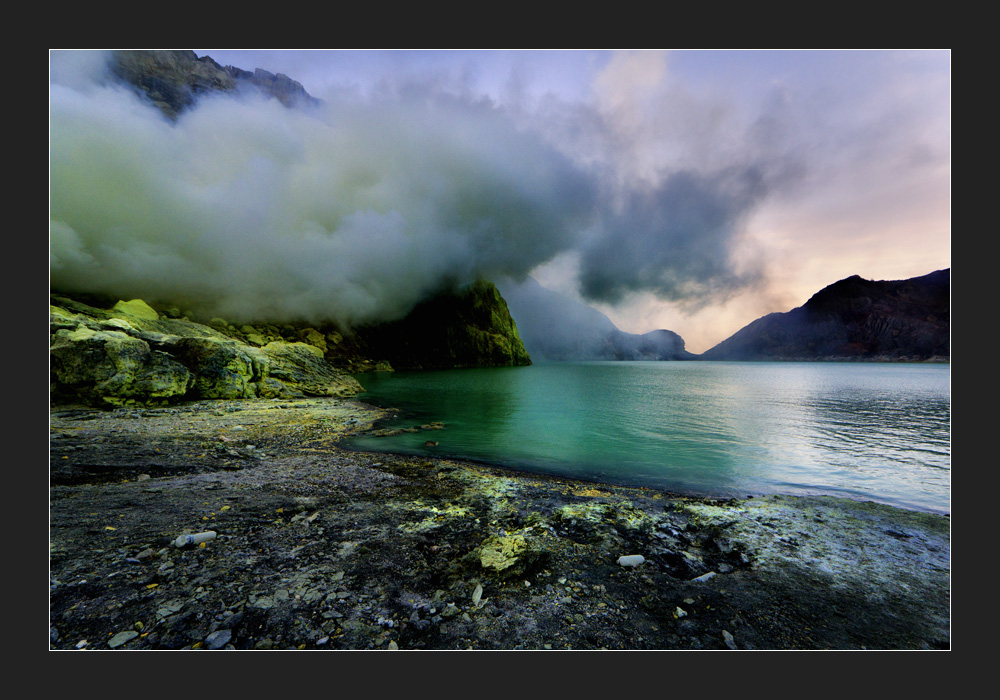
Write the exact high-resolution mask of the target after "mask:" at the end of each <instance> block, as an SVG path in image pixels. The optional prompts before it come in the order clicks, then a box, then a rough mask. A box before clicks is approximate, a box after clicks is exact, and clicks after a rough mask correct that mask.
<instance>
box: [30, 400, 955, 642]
mask: <svg viewBox="0 0 1000 700" xmlns="http://www.w3.org/2000/svg"><path fill="white" fill-rule="evenodd" d="M385 415H386V412H385V411H382V410H381V409H377V408H374V407H371V406H368V405H366V404H364V403H362V402H360V401H357V400H354V399H340V398H324V399H302V400H239V401H237V400H234V401H204V402H194V403H187V404H181V405H178V406H173V407H165V408H145V409H140V408H136V409H131V408H121V409H116V410H111V411H108V410H98V409H93V408H88V407H83V406H53V407H52V408H51V411H50V440H51V441H50V553H49V561H50V598H49V601H50V648H51V649H59V650H79V649H82V650H111V649H116V650H141V649H145V650H169V649H206V650H209V649H236V650H253V649H256V650H267V649H269V650H292V649H295V650H402V651H406V650H415V649H424V650H432V649H446V650H452V649H453V650H460V649H483V650H511V649H525V650H527V649H531V650H536V649H537V650H548V649H552V650H568V649H573V650H584V649H626V650H633V649H636V650H637V649H663V650H672V649H701V650H751V649H753V650H771V649H949V648H950V644H951V642H950V608H951V601H950V529H951V528H950V519H949V518H948V516H944V515H936V514H929V513H921V512H915V511H907V510H900V509H897V508H892V507H889V506H884V505H879V504H875V503H870V502H858V501H850V500H844V499H837V498H828V497H790V496H767V497H757V498H747V499H741V500H725V501H718V500H712V499H700V498H690V497H682V496H678V495H674V494H670V493H664V492H659V491H653V490H646V489H637V488H626V487H620V486H614V485H608V484H599V483H589V482H583V481H573V480H568V479H561V478H545V477H540V476H537V475H533V474H532V475H528V474H519V473H516V472H512V471H508V470H504V469H500V468H496V467H491V466H489V465H483V464H475V463H469V462H462V461H457V460H451V459H427V458H417V457H406V456H397V455H390V454H376V453H362V452H352V451H348V450H345V449H343V448H342V447H341V446H340V443H341V441H342V440H343V438H344V437H345V436H347V435H351V434H356V433H360V432H371V431H374V430H376V429H377V425H378V424H377V421H378V420H379V419H380V418H382V417H385ZM414 428H415V429H417V430H427V431H428V439H434V440H437V439H439V438H438V437H437V436H440V435H446V434H447V429H448V428H447V425H444V426H441V425H428V426H423V427H421V426H414ZM198 533H214V534H212V535H205V536H204V537H203V538H202V539H204V540H205V541H203V542H200V543H199V542H197V541H196V542H195V543H192V544H186V541H185V538H184V536H186V535H189V534H192V535H196V534H198Z"/></svg>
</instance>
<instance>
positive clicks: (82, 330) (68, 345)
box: [49, 295, 361, 406]
mask: <svg viewBox="0 0 1000 700" xmlns="http://www.w3.org/2000/svg"><path fill="white" fill-rule="evenodd" d="M49 312H50V313H49V319H50V333H51V341H50V350H51V354H50V368H51V373H50V374H51V387H52V396H53V398H54V399H56V400H67V399H68V400H76V401H83V402H85V403H92V404H97V405H113V406H121V405H126V404H150V405H154V404H162V403H165V402H168V401H176V400H181V399H185V400H186V399H240V398H247V399H249V398H293V397H301V396H304V395H309V396H353V395H355V394H357V393H358V392H360V391H361V386H360V385H359V384H358V383H357V382H356V381H355V380H354V379H353V378H351V377H349V376H347V375H346V374H343V373H341V372H340V371H338V370H337V369H335V368H334V367H333V366H332V365H330V364H329V363H328V362H327V360H326V359H325V357H324V355H323V351H322V350H320V349H319V348H317V347H315V346H313V345H308V344H306V343H288V342H284V341H274V340H271V341H270V342H266V338H265V337H264V336H263V335H259V334H253V333H251V334H246V333H245V332H242V331H237V330H236V329H235V328H233V327H232V326H231V325H230V324H228V323H227V322H225V321H222V320H221V319H218V320H216V323H215V324H214V325H215V327H210V326H206V325H202V324H199V323H194V322H191V321H188V320H186V319H172V318H169V317H166V316H162V315H160V314H158V313H157V312H156V311H155V310H154V309H153V308H152V307H150V306H149V305H148V304H147V303H146V302H145V301H143V300H141V299H133V300H132V301H129V302H124V301H119V302H118V303H117V304H115V305H114V307H113V308H111V309H98V308H94V307H91V306H89V305H87V304H84V303H82V302H80V301H77V300H73V299H70V298H67V297H63V296H58V295H54V296H53V297H52V304H51V306H50V308H49ZM247 328H250V330H254V329H253V328H252V327H247ZM267 334H268V336H272V335H273V334H272V332H271V331H268V332H267ZM248 335H254V336H255V338H254V339H255V340H259V341H262V342H261V344H262V345H264V347H263V348H260V347H255V346H254V345H253V344H251V343H249V342H243V341H242V340H240V339H239V338H242V337H247V336H248ZM234 336H235V337H234ZM310 337H311V338H313V337H314V336H313V335H310ZM319 337H320V338H322V336H319Z"/></svg>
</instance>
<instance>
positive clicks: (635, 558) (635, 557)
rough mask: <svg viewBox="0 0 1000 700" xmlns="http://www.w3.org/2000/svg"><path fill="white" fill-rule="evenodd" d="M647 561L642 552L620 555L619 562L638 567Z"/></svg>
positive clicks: (626, 565) (623, 564)
mask: <svg viewBox="0 0 1000 700" xmlns="http://www.w3.org/2000/svg"><path fill="white" fill-rule="evenodd" d="M644 561H646V557H644V556H642V555H641V554H627V555H625V556H621V557H618V563H619V564H620V565H622V566H625V567H636V566H639V565H640V564H642V563H643V562H644Z"/></svg>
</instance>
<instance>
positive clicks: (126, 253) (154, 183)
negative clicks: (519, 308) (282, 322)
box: [50, 52, 949, 332]
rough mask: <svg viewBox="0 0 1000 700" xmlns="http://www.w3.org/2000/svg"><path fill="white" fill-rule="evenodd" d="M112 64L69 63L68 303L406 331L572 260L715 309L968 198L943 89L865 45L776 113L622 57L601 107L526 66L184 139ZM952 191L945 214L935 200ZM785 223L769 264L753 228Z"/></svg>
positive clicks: (242, 114)
mask: <svg viewBox="0 0 1000 700" xmlns="http://www.w3.org/2000/svg"><path fill="white" fill-rule="evenodd" d="M810 57H812V54H807V55H806V56H805V57H797V58H799V62H801V60H804V59H808V58H810ZM104 58H105V57H104V55H103V54H100V53H97V52H53V56H52V62H51V81H50V114H51V121H50V123H51V129H50V142H51V161H50V164H51V170H50V173H51V190H50V193H51V198H50V212H51V224H50V274H51V282H52V286H53V287H54V288H57V289H61V290H65V291H89V292H104V293H108V294H113V295H117V296H120V297H133V296H139V297H143V298H148V299H149V300H150V301H156V300H163V301H170V302H171V303H173V304H176V305H179V306H182V307H183V308H196V309H198V310H201V311H204V312H206V313H211V314H217V315H222V316H225V317H229V318H232V319H233V320H238V319H241V318H245V319H248V320H250V319H267V318H271V319H289V320H291V319H296V318H298V319H306V320H317V321H318V320H335V321H339V322H341V323H344V324H355V323H362V322H366V321H373V320H383V319H391V318H396V317H399V316H401V315H403V314H405V313H406V312H407V311H408V310H409V309H410V308H411V307H412V306H413V305H414V304H416V303H417V302H419V301H420V300H422V299H423V298H425V297H426V296H427V295H428V294H430V293H432V292H434V291H437V290H438V289H440V288H442V287H443V286H444V285H447V284H451V283H461V282H465V281H470V280H471V279H473V278H475V277H476V276H479V275H485V276H487V277H490V278H495V279H499V278H500V277H501V276H505V275H506V276H511V277H513V278H514V279H521V278H523V276H524V275H525V274H527V273H529V272H532V271H536V273H535V274H537V270H538V266H540V265H543V264H546V263H552V262H553V261H554V262H555V264H556V266H557V267H558V268H559V269H560V270H565V271H566V274H568V275H569V274H571V275H572V277H573V279H572V281H571V282H570V283H568V286H569V287H571V288H572V291H573V293H574V294H580V295H581V296H582V297H583V298H585V299H586V300H588V301H591V302H594V303H595V304H598V306H599V307H600V308H602V309H604V310H605V311H608V308H609V307H608V305H616V304H617V305H621V306H622V308H624V307H625V306H626V305H627V306H628V308H629V309H630V310H632V309H633V307H634V306H635V305H636V304H638V303H640V300H642V302H641V303H643V304H646V305H648V304H650V303H653V301H655V303H663V304H667V305H669V307H670V309H671V310H672V312H676V311H679V312H680V313H682V314H692V313H699V314H700V313H702V312H703V311H704V309H705V308H706V305H707V304H718V303H721V302H725V301H726V300H727V299H733V298H734V295H738V294H739V293H741V292H746V291H747V290H753V291H754V295H755V296H756V297H758V298H765V297H766V294H767V292H768V290H767V289H766V285H767V281H768V279H769V278H773V275H774V274H775V273H774V271H775V270H778V271H779V273H780V272H781V271H782V270H784V271H785V272H783V273H782V274H785V275H787V274H788V272H787V271H788V270H795V269H804V264H803V263H802V262H801V261H802V260H803V259H806V260H808V259H809V258H808V255H809V251H812V250H816V248H815V246H816V245H817V244H820V245H822V244H823V243H824V241H825V242H826V243H825V244H826V245H827V246H828V247H830V246H833V245H836V246H838V250H848V249H850V250H851V251H857V250H861V249H862V245H861V244H863V243H864V241H863V240H861V237H862V236H867V237H868V238H871V239H877V238H878V235H879V234H878V232H874V233H872V232H871V231H870V230H869V229H866V228H865V227H864V226H863V225H862V224H863V222H861V221H860V220H859V219H860V217H861V216H862V215H864V216H866V217H867V216H868V212H869V211H872V210H875V209H878V210H879V211H883V212H885V213H884V214H883V216H882V220H883V221H884V222H885V225H886V226H889V225H893V226H895V227H896V228H899V227H901V226H904V225H905V227H908V228H912V226H910V223H911V222H912V220H913V218H914V217H915V216H917V214H914V215H913V216H911V217H910V218H901V216H900V212H901V211H912V212H918V214H920V218H923V219H927V220H930V219H932V218H933V217H931V216H929V215H928V216H924V215H923V213H922V212H919V211H918V208H919V207H920V206H921V203H923V202H929V201H935V202H936V201H937V200H938V199H940V197H941V196H942V195H941V194H940V193H941V192H944V195H943V196H945V197H946V196H947V187H945V188H942V187H940V185H939V183H940V181H941V177H940V176H938V177H937V178H935V179H933V180H928V179H927V173H928V172H929V171H934V172H939V173H944V180H945V182H947V173H948V165H949V154H948V151H947V149H946V148H939V147H935V146H934V144H937V143H938V142H939V141H940V138H939V135H938V134H939V132H942V131H944V133H946V130H947V128H948V124H947V119H946V117H947V116H948V108H947V104H939V103H941V100H940V98H939V95H940V94H941V92H940V88H938V89H936V90H932V91H929V92H926V93H925V92H924V91H923V90H922V89H920V87H921V86H922V85H924V84H925V82H926V81H924V80H923V79H924V76H925V75H926V73H924V72H922V71H914V72H913V74H912V76H911V80H912V81H913V82H910V83H898V82H896V81H897V79H896V78H895V77H894V76H896V75H897V72H898V71H899V70H901V68H900V67H899V66H898V65H897V64H898V63H899V62H900V61H897V60H894V59H896V58H906V57H896V56H894V55H893V56H886V57H885V58H886V59H887V60H886V61H885V62H883V63H879V62H875V63H874V65H882V66H883V68H882V70H884V71H885V72H886V75H885V76H884V77H882V78H879V79H878V80H871V81H869V80H868V77H867V76H869V75H870V73H871V72H870V71H868V72H865V73H858V72H857V70H856V68H857V66H855V64H854V63H853V62H854V61H855V60H857V61H859V62H861V61H862V59H864V60H865V62H864V64H863V65H864V66H865V67H868V66H869V65H870V64H871V62H870V61H868V57H867V56H857V55H856V54H854V53H851V52H845V54H844V55H843V57H842V59H841V62H843V63H849V64H850V65H851V66H852V67H853V68H855V72H854V73H851V74H850V75H851V79H850V80H846V81H842V82H836V83H827V82H824V81H823V80H819V79H818V80H817V81H816V84H815V85H813V84H812V76H813V74H812V73H808V79H806V80H805V81H804V84H805V85H806V86H807V87H803V81H802V79H801V78H800V79H799V82H795V81H792V82H788V83H787V84H785V83H782V82H780V81H778V82H775V83H774V85H773V86H771V87H770V88H769V89H768V91H767V94H768V95H769V97H768V98H767V99H763V100H761V101H760V102H758V103H755V104H753V105H749V104H748V103H747V102H746V101H736V100H733V99H731V98H730V97H728V96H725V95H722V93H716V92H712V91H710V90H699V89H696V88H695V87H693V86H692V85H691V84H685V83H683V82H682V81H680V80H679V79H678V78H677V77H676V76H674V75H673V73H672V72H671V70H670V69H671V65H670V60H671V55H670V54H664V53H659V52H639V53H632V54H621V55H614V56H613V57H612V58H611V60H609V61H607V62H606V63H604V64H602V65H603V67H602V69H601V70H600V72H598V73H597V74H596V76H595V77H594V79H593V80H592V82H591V85H592V92H591V94H590V95H589V97H588V98H587V99H585V100H576V99H574V100H567V99H562V98H559V97H556V96H555V95H552V94H538V93H537V92H532V90H531V84H530V71H529V70H527V68H525V67H524V65H521V67H520V68H519V69H518V70H515V71H513V72H512V73H511V74H510V76H509V78H508V80H507V81H506V83H504V84H506V85H507V87H508V88H509V89H508V90H507V92H506V93H505V94H506V97H496V98H495V99H496V100H507V101H505V102H498V101H493V100H490V99H487V98H483V97H482V96H481V95H480V94H479V93H478V92H477V91H476V89H474V83H475V80H473V78H472V77H470V76H471V75H472V74H471V73H470V72H469V71H468V70H465V69H463V72H462V73H461V74H459V75H449V74H447V72H443V73H440V74H439V73H438V72H435V73H434V74H433V75H432V76H431V77H427V76H422V75H419V74H417V73H414V74H410V73H407V74H406V75H405V77H397V78H396V79H395V80H393V79H391V78H390V79H387V80H384V81H382V82H378V83H376V84H375V86H374V87H371V86H369V89H365V90H362V89H359V88H358V87H357V86H353V85H352V86H351V87H350V88H344V87H343V86H341V87H340V88H337V87H336V86H329V85H328V86H327V88H325V89H324V91H323V94H322V95H321V96H322V97H323V98H324V99H325V100H326V103H325V105H324V106H323V107H322V108H320V109H316V110H309V111H304V110H297V109H286V108H284V107H283V106H281V105H280V104H279V103H278V102H277V101H273V100H272V101H267V100H266V99H264V98H261V97H259V96H258V97H256V98H254V97H252V96H249V95H245V96H243V97H241V98H235V97H227V96H218V95H217V96H211V97H202V98H201V99H200V100H199V101H198V102H197V103H196V104H195V106H194V107H192V108H190V109H188V110H186V111H184V112H182V113H181V115H180V116H179V118H178V119H177V120H176V121H169V120H167V119H165V118H164V117H163V116H162V115H161V113H160V112H159V111H158V110H157V109H155V108H154V107H153V106H151V105H150V104H149V103H148V102H145V101H144V100H143V99H140V98H139V97H138V96H137V95H135V94H134V93H133V91H131V90H130V89H126V88H124V87H121V86H117V85H115V84H114V83H112V82H109V81H108V80H107V75H106V72H104V68H103V60H104ZM427 58H428V59H429V58H432V57H430V56H429V57H427ZM491 58H493V59H496V58H497V57H495V56H493V57H491ZM562 58H564V59H565V58H566V57H565V56H564V57H562ZM917 58H920V57H919V56H918V57H917ZM817 59H818V57H817ZM890 59H891V60H890ZM342 60H344V61H348V62H349V63H350V62H352V61H356V60H360V59H359V58H358V57H357V56H356V55H353V54H350V53H348V54H347V55H346V56H344V57H342ZM903 63H905V61H904V62H903ZM352 65H353V64H352ZM859 65H860V63H859ZM240 67H242V68H248V69H253V68H254V67H255V66H252V65H246V66H240ZM904 68H905V66H904ZM293 72H294V71H289V72H288V74H289V75H290V76H291V77H292V78H294V79H298V76H296V75H294V74H293ZM907 75H909V74H907ZM918 79H920V82H918ZM938 80H940V81H945V85H946V84H947V75H946V74H945V75H943V76H940V77H939V78H938ZM831 84H836V85H838V86H841V88H840V91H839V92H838V91H831V90H830V89H829V86H830V85H831ZM890 85H902V87H897V89H896V92H892V91H890V90H888V89H887V86H890ZM855 93H860V94H861V98H860V99H859V98H858V97H857V96H856V94H855ZM897 93H898V94H897ZM945 94H946V93H945ZM859 105H860V107H859ZM935 105H936V107H935ZM928 113H933V114H935V115H938V116H937V117H936V118H935V119H934V120H930V121H928V120H926V118H925V116H924V115H927V114H928ZM945 145H947V144H945ZM901 165H902V166H905V167H899V166H901ZM927 182H929V183H930V184H929V185H927V186H928V187H931V188H932V189H933V192H937V193H938V195H937V197H936V198H935V197H932V196H929V195H930V194H933V192H931V193H928V192H927V191H926V187H925V189H917V187H916V185H918V184H919V185H920V186H921V187H924V183H927ZM910 183H914V184H913V185H912V186H911V184H910ZM890 186H891V187H890ZM892 187H894V188H895V189H892ZM845 192H847V193H848V196H847V197H846V198H845V196H844V193H845ZM887 192H888V193H890V194H891V193H893V192H895V193H896V194H895V195H894V201H893V202H892V206H891V207H889V206H888V205H886V198H887V194H886V193H887ZM817 212H819V214H820V215H818V214H817ZM761 219H765V220H768V221H770V222H771V224H772V225H771V226H770V230H768V231H765V232H764V235H766V236H769V237H770V238H769V239H768V240H769V242H770V247H766V248H763V247H761V243H762V237H761V236H758V237H757V238H755V237H754V236H753V235H748V230H749V228H750V226H749V224H751V223H752V222H753V221H760V220H761ZM817 222H820V223H821V224H822V226H820V225H819V224H818V223H817ZM838 222H842V223H839V224H838ZM900 222H902V223H900ZM834 224H837V225H839V227H840V229H843V230H846V231H847V232H845V233H842V234H841V233H840V232H839V231H840V229H838V233H837V235H831V234H830V226H833V225H834ZM813 229H815V230H816V231H817V233H815V234H813V233H811V230H813ZM819 231H822V235H821V234H820V233H818V232H819ZM855 232H856V233H855ZM931 235H933V236H934V237H936V239H939V238H941V234H940V232H937V231H934V232H932V233H931V234H928V236H931ZM873 250H874V249H873ZM935 250H936V249H935ZM782 251H785V252H784V254H785V255H786V256H787V257H786V259H785V260H784V261H783V262H782V261H780V260H779V256H780V255H782ZM800 251H801V252H800ZM793 254H794V255H793ZM819 257H820V258H821V259H822V263H817V264H822V265H824V266H829V264H830V262H829V261H830V258H831V254H830V253H825V254H824V255H822V256H819ZM868 257H869V258H871V259H876V258H877V259H878V260H879V261H881V260H883V259H885V258H886V257H887V256H886V255H884V254H883V253H882V248H879V249H878V250H877V251H875V252H872V253H869V255H868ZM791 260H797V261H798V262H795V263H792V262H790V261H791ZM560 261H562V262H560ZM566 261H570V262H571V263H572V264H564V263H566ZM776 261H778V262H776ZM844 264H845V265H847V264H849V265H851V266H853V265H854V262H853V261H849V263H844ZM769 265H772V266H773V267H771V268H769ZM941 266H943V265H934V267H941ZM854 272H859V273H862V274H868V275H869V276H875V273H871V272H866V270H865V269H863V268H859V269H857V270H855V269H851V270H849V273H851V274H853V273H854ZM844 276H846V274H845V275H844ZM813 277H814V275H813V276H810V278H809V279H808V280H807V283H808V284H809V285H810V291H814V290H813V289H812V286H813V285H815V284H817V283H816V282H815V280H814V279H813ZM829 281H834V280H832V279H831V280H829ZM651 300H652V301H651ZM768 310H786V309H785V308H783V307H779V308H776V309H768ZM747 320H748V321H749V320H752V319H747ZM668 327H670V326H668ZM671 328H672V327H671ZM632 330H635V331H638V332H645V331H646V330H651V329H650V328H642V329H632ZM732 330H735V329H730V332H732Z"/></svg>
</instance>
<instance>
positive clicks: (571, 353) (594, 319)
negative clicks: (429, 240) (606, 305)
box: [497, 277, 696, 361]
mask: <svg viewBox="0 0 1000 700" xmlns="http://www.w3.org/2000/svg"><path fill="white" fill-rule="evenodd" d="M497 286H498V287H499V288H500V291H501V292H502V294H503V297H504V299H506V300H507V305H508V306H509V307H510V313H511V315H512V316H513V317H514V319H515V320H516V321H517V328H518V331H519V332H520V334H521V339H522V340H523V341H524V346H525V347H526V348H527V349H528V352H530V353H531V356H532V358H534V360H535V361H539V360H550V361H558V360H691V359H695V357H696V356H695V355H693V354H692V353H689V352H687V351H686V350H685V349H684V339H683V338H681V337H680V336H679V335H677V334H676V333H674V332H673V331H668V330H657V331H651V332H649V333H645V334H642V335H639V334H635V333H626V332H624V331H622V330H620V329H619V328H618V327H617V326H615V324H614V323H612V321H611V319H609V318H608V317H607V316H605V315H604V314H602V313H601V312H600V311H598V310H597V309H594V308H592V307H590V306H587V305H585V304H581V303H579V302H577V301H574V300H573V299H570V298H569V297H566V296H563V295H562V294H559V293H558V292H554V291H552V290H550V289H546V288H545V287H543V286H542V285H541V284H539V283H538V282H537V281H536V280H535V279H533V278H531V277H528V278H526V279H525V281H524V282H520V283H515V282H512V281H509V280H507V281H503V282H500V283H498V285H497Z"/></svg>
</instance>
